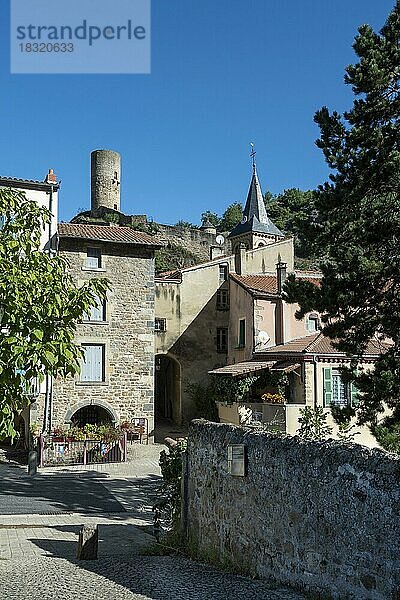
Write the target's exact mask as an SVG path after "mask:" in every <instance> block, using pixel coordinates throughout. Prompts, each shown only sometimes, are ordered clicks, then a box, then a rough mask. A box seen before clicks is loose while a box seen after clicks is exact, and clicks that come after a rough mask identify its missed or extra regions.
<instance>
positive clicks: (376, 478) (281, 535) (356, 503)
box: [184, 421, 400, 600]
mask: <svg viewBox="0 0 400 600" xmlns="http://www.w3.org/2000/svg"><path fill="white" fill-rule="evenodd" d="M232 444H244V445H245V448H246V452H247V474H246V475H245V476H244V477H238V476H232V475H230V474H229V473H228V462H227V448H228V446H229V445H232ZM187 473H188V475H187V481H186V501H185V505H184V506H185V513H184V514H185V515H186V519H185V523H186V526H187V534H188V537H189V538H190V541H191V544H192V545H193V546H194V547H195V548H196V549H197V551H198V553H199V554H200V555H202V556H204V557H207V556H208V557H212V558H213V560H215V559H216V557H217V558H218V561H219V562H221V564H224V563H225V564H228V565H231V566H232V565H233V566H234V567H235V568H237V569H238V570H241V571H243V570H245V571H246V572H248V573H250V574H252V575H254V576H258V577H261V578H271V577H272V578H274V579H275V580H277V581H278V582H280V583H284V584H287V585H292V586H294V587H297V588H299V589H302V590H307V591H309V592H311V593H312V594H313V596H312V597H315V598H318V599H321V600H322V599H324V598H332V599H337V600H339V599H340V600H346V599H351V600H398V599H399V598H400V558H399V548H400V527H399V526H400V486H399V484H400V459H399V458H398V457H395V456H394V455H390V454H387V453H385V452H383V451H381V450H376V449H374V450H371V449H368V448H365V447H362V446H360V445H355V444H345V443H341V442H334V441H326V442H306V441H303V440H300V439H299V438H296V437H279V436H274V435H271V434H267V433H265V432H255V431H254V430H250V429H245V428H240V427H236V426H231V425H224V424H214V423H208V422H205V421H194V422H193V423H192V425H191V428H190V432H189V442H188V454H187Z"/></svg>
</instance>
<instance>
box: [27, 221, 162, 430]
mask: <svg viewBox="0 0 400 600" xmlns="http://www.w3.org/2000/svg"><path fill="white" fill-rule="evenodd" d="M159 246H160V244H159V243H158V242H157V241H155V240H154V238H152V237H150V236H148V235H147V234H145V233H142V232H138V231H134V230H132V229H130V228H127V227H113V226H108V227H107V226H96V225H76V224H72V223H60V224H59V227H58V253H59V254H60V255H61V256H63V257H65V258H66V259H67V261H68V264H69V269H70V273H71V274H72V276H73V277H74V279H75V281H76V282H77V283H78V285H79V284H82V283H83V282H84V281H86V280H88V279H92V278H95V277H106V278H107V279H108V280H109V282H110V286H111V290H110V291H109V293H108V295H107V299H106V301H105V302H104V303H102V304H101V305H99V306H98V307H97V308H93V309H92V310H91V312H90V314H88V315H85V318H84V320H83V321H82V322H81V323H79V324H78V328H77V332H76V341H77V342H78V343H79V344H80V345H81V347H82V348H83V350H84V355H85V359H84V361H83V362H82V365H81V372H80V375H78V376H77V377H75V379H73V378H72V377H69V378H67V379H65V380H63V379H55V380H54V382H53V388H52V394H51V396H50V397H49V398H48V400H47V404H46V402H45V403H44V404H43V407H39V410H40V409H41V408H42V409H43V412H44V414H45V415H46V416H47V419H48V420H49V421H50V422H51V426H52V427H54V426H56V425H61V426H64V425H69V424H71V423H76V424H80V425H84V424H85V423H99V422H112V423H115V424H118V423H119V422H121V421H125V420H129V421H130V420H131V419H132V418H133V417H146V418H147V419H148V420H149V426H150V428H151V429H152V428H153V413H154V405H153V387H154V372H153V366H154V251H155V249H156V248H158V247H159Z"/></svg>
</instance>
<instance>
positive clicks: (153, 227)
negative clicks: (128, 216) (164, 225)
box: [129, 221, 160, 235]
mask: <svg viewBox="0 0 400 600" xmlns="http://www.w3.org/2000/svg"><path fill="white" fill-rule="evenodd" d="M129 227H130V228H131V229H134V230H135V231H143V233H148V234H149V235H156V234H157V233H159V231H160V228H159V226H158V225H157V223H155V222H154V221H134V222H133V223H130V224H129Z"/></svg>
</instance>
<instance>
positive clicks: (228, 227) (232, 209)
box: [218, 202, 243, 231]
mask: <svg viewBox="0 0 400 600" xmlns="http://www.w3.org/2000/svg"><path fill="white" fill-rule="evenodd" d="M242 213H243V208H242V205H241V204H240V202H234V203H233V204H230V205H229V206H228V208H227V209H226V211H225V212H224V214H223V215H222V218H221V219H220V222H219V225H218V229H219V230H220V231H232V229H233V228H234V227H235V226H236V225H237V224H238V223H240V221H241V220H242Z"/></svg>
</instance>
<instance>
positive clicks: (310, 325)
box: [306, 313, 320, 333]
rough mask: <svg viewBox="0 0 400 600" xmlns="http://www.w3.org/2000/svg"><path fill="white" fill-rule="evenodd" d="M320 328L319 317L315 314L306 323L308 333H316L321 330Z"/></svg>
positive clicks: (309, 316)
mask: <svg viewBox="0 0 400 600" xmlns="http://www.w3.org/2000/svg"><path fill="white" fill-rule="evenodd" d="M319 326H320V321H319V316H318V315H317V314H315V313H312V314H311V315H308V317H307V323H306V327H307V331H309V332H310V333H315V332H316V331H318V330H319Z"/></svg>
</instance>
